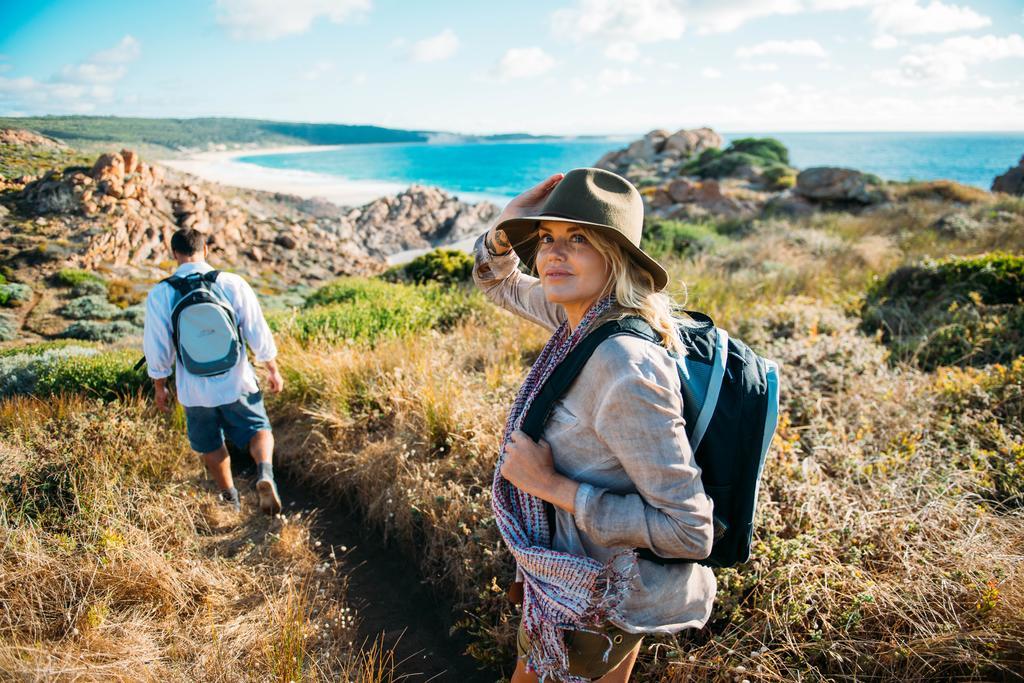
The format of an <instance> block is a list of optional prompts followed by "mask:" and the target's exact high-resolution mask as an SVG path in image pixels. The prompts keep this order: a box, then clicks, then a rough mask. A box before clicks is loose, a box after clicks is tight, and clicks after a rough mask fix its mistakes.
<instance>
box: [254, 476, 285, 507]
mask: <svg viewBox="0 0 1024 683" xmlns="http://www.w3.org/2000/svg"><path fill="white" fill-rule="evenodd" d="M256 493H257V494H258V495H259V497H260V510H262V511H263V513H264V514H267V515H271V516H273V515H276V514H278V513H279V512H281V497H280V496H279V495H277V484H275V483H274V480H273V479H272V478H271V477H263V478H261V479H260V480H259V481H257V482H256Z"/></svg>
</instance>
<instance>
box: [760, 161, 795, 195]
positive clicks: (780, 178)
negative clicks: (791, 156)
mask: <svg viewBox="0 0 1024 683" xmlns="http://www.w3.org/2000/svg"><path fill="white" fill-rule="evenodd" d="M763 176H764V180H765V184H766V185H767V186H768V189H769V190H785V189H788V188H790V187H793V186H794V185H796V172H795V171H794V170H793V169H792V168H790V167H789V166H783V165H781V164H779V165H778V166H769V167H768V168H766V169H765V170H764V173H763Z"/></svg>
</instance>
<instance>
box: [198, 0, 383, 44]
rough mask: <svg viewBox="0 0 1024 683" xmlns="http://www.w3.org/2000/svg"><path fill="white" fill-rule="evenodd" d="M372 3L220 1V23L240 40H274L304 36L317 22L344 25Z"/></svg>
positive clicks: (360, 0)
mask: <svg viewBox="0 0 1024 683" xmlns="http://www.w3.org/2000/svg"><path fill="white" fill-rule="evenodd" d="M371 4H372V3H371V0H289V2H288V3H287V4H286V3H282V2H279V1H278V0H217V23H218V24H220V25H221V26H224V27H225V28H227V29H228V31H229V32H230V33H231V35H232V37H234V38H237V39H244V38H248V39H252V40H275V39H277V38H282V37H284V36H290V35H296V34H299V33H305V32H306V31H308V30H309V27H310V26H311V25H312V24H313V21H314V20H315V19H318V18H320V17H325V18H326V19H327V20H328V21H330V22H332V23H335V24H341V23H343V22H345V21H346V20H348V19H350V18H351V17H353V16H358V15H360V14H362V13H365V12H368V11H369V10H370V7H371Z"/></svg>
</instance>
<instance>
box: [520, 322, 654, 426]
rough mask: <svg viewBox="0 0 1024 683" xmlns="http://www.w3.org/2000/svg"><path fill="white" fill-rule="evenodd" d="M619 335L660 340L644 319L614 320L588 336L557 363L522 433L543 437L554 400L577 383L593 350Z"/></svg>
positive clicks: (525, 421)
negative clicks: (577, 377) (609, 338)
mask: <svg viewBox="0 0 1024 683" xmlns="http://www.w3.org/2000/svg"><path fill="white" fill-rule="evenodd" d="M616 334H631V335H633V336H637V337H642V338H644V339H647V340H649V341H654V340H656V338H657V335H655V334H654V330H652V329H651V327H650V325H648V324H647V322H646V321H645V320H643V319H642V318H622V319H620V320H612V321H609V322H606V323H605V324H603V325H601V326H600V327H598V328H597V329H596V330H594V331H593V332H591V333H590V334H588V335H587V336H585V337H584V338H583V339H582V340H581V341H580V342H579V344H577V345H576V348H574V349H573V350H572V351H570V352H569V355H567V356H566V357H565V358H564V359H563V360H562V362H561V363H559V364H558V367H557V368H555V370H554V372H552V373H551V376H549V377H548V379H547V381H545V382H544V386H542V387H541V389H540V392H539V393H538V394H537V397H536V398H534V399H533V403H531V404H530V408H529V410H527V411H526V415H525V416H524V417H523V422H522V424H521V425H520V427H519V428H520V429H521V430H522V431H523V432H525V433H526V434H528V435H529V436H530V438H531V439H533V440H534V441H537V440H539V439H540V435H541V433H542V432H543V431H544V423H545V422H547V419H548V414H549V413H550V412H551V408H552V406H554V404H555V401H557V400H558V399H560V398H561V397H562V396H563V395H564V394H565V392H566V391H568V390H569V387H570V386H572V383H573V382H574V381H575V380H576V376H577V375H579V374H580V371H581V370H583V366H584V365H586V364H587V361H588V360H590V357H591V356H592V355H594V351H596V350H597V347H598V346H599V345H600V344H601V342H603V341H604V340H605V339H608V337H611V336H613V335H616Z"/></svg>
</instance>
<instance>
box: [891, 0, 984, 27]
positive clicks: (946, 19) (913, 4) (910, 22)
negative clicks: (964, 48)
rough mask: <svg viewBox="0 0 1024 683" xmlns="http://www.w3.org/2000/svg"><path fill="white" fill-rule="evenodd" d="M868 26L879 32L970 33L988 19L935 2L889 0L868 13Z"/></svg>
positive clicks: (967, 10)
mask: <svg viewBox="0 0 1024 683" xmlns="http://www.w3.org/2000/svg"><path fill="white" fill-rule="evenodd" d="M871 23H872V24H873V25H874V26H875V28H876V29H877V30H878V31H880V32H881V33H889V34H895V35H919V34H924V33H953V32H956V31H970V30H973V29H978V28H984V27H985V26H989V25H991V24H992V20H991V19H989V18H988V17H986V16H984V15H981V14H978V13H977V12H975V11H974V10H972V9H971V8H970V7H962V6H960V5H946V4H944V3H942V2H940V1H939V0H932V2H930V3H929V4H928V5H926V6H923V5H919V4H918V2H917V0H890V2H886V3H885V4H881V5H878V6H876V7H875V8H874V9H872V10H871Z"/></svg>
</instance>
